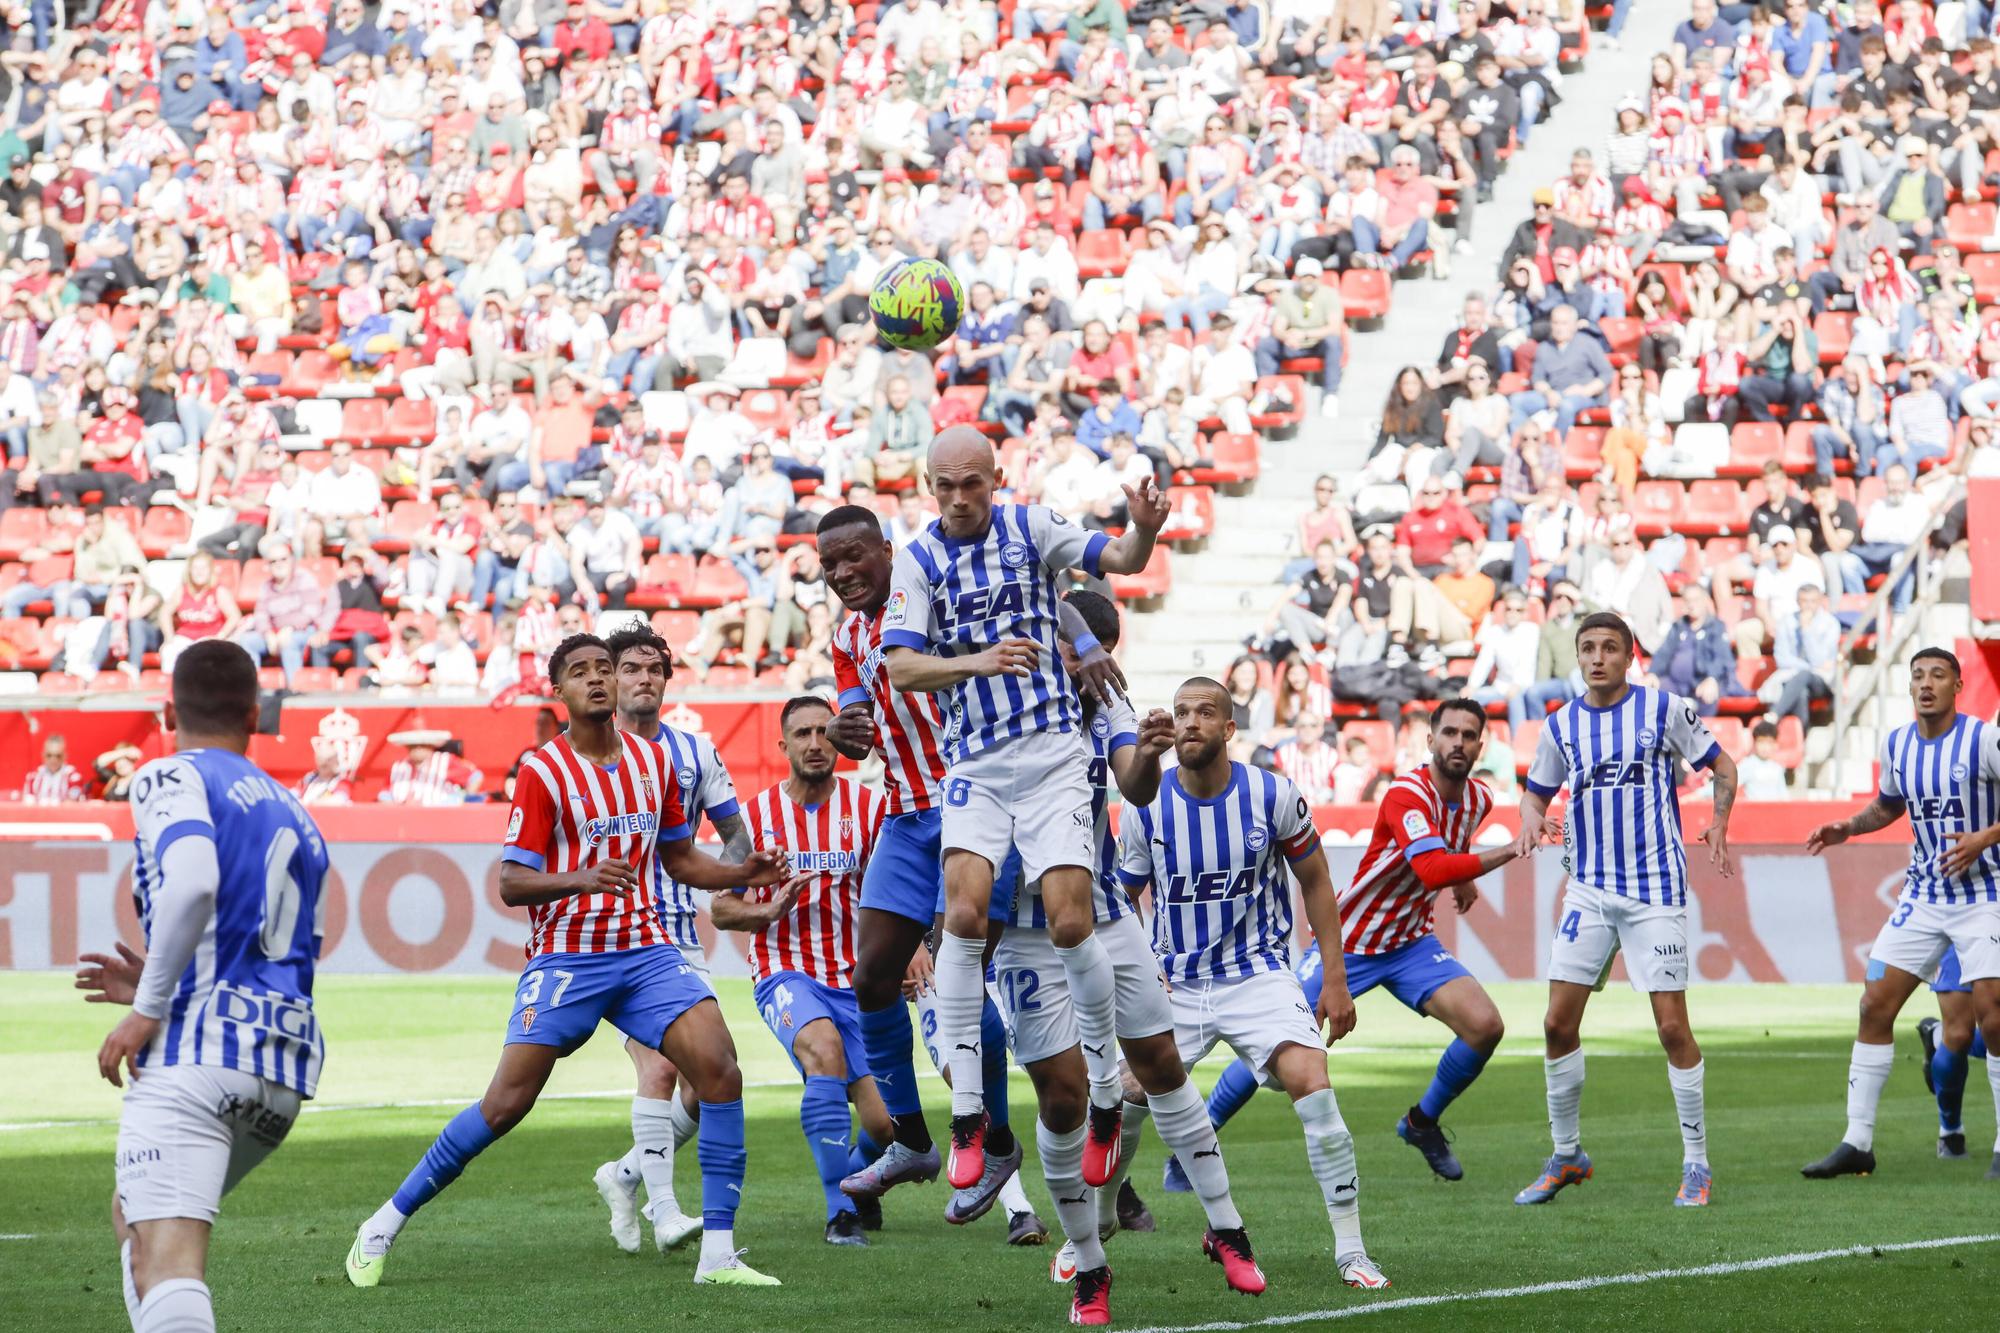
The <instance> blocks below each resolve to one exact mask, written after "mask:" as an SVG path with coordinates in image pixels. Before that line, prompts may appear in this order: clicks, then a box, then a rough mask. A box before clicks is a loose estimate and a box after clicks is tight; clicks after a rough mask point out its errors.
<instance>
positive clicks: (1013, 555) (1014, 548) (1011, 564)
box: [1000, 542, 1035, 569]
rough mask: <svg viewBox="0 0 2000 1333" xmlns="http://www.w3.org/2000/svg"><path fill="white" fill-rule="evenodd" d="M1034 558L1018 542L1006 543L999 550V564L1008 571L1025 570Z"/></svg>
mask: <svg viewBox="0 0 2000 1333" xmlns="http://www.w3.org/2000/svg"><path fill="white" fill-rule="evenodd" d="M1034 558H1035V556H1034V552H1032V551H1030V550H1029V549H1028V548H1027V547H1025V546H1023V545H1021V543H1019V542H1008V543H1007V544H1006V545H1004V546H1002V547H1001V548H1000V563H1001V564H1003V565H1005V566H1007V568H1009V569H1026V568H1027V567H1028V563H1029V562H1030V561H1032V560H1033V559H1034Z"/></svg>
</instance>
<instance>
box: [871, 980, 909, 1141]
mask: <svg viewBox="0 0 2000 1333" xmlns="http://www.w3.org/2000/svg"><path fill="white" fill-rule="evenodd" d="M861 1045H862V1048H863V1049H864V1050H866V1051H867V1052H868V1069H869V1072H870V1073H872V1074H874V1075H875V1086H876V1088H877V1089H879V1090H880V1091H881V1093H882V1104H883V1105H884V1106H886V1107H888V1108H889V1114H890V1115H892V1116H896V1117H898V1118H901V1117H903V1116H911V1115H915V1114H916V1113H917V1112H919V1111H921V1110H923V1109H924V1104H923V1099H922V1098H921V1097H920V1096H919V1095H918V1092H917V1066H916V1063H915V1059H916V1049H917V1047H916V1033H915V1031H914V1030H913V1029H912V1028H911V1027H910V1007H909V1006H908V1005H907V1004H905V1003H903V997H902V996H901V995H898V996H897V997H896V1001H895V1003H894V1004H891V1005H890V1006H889V1007H888V1008H887V1009H863V1010H862V1011H861Z"/></svg>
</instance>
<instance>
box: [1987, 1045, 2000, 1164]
mask: <svg viewBox="0 0 2000 1333" xmlns="http://www.w3.org/2000/svg"><path fill="white" fill-rule="evenodd" d="M1987 1052H1988V1054H1987V1056H1986V1082H1987V1084H1988V1085H1989V1086H1991V1087H1992V1089H1993V1118H1994V1120H1995V1122H1996V1123H2000V1054H1994V1053H1993V1050H1992V1044H1991V1043H1988V1045H1987ZM1993 1154H1994V1156H1996V1157H2000V1128H1996V1129H1995V1130H1994V1133H1993Z"/></svg>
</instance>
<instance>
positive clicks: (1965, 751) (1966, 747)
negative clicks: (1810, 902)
mask: <svg viewBox="0 0 2000 1333" xmlns="http://www.w3.org/2000/svg"><path fill="white" fill-rule="evenodd" d="M1959 686H1960V675H1959V668H1958V659H1957V658H1956V657H1954V656H1953V655H1952V654H1951V653H1949V652H1946V651H1945V650H1944V649H1942V648H1925V649H1923V650H1921V651H1920V652H1918V653H1917V654H1916V655H1915V656H1914V657H1912V658H1911V659H1910V701H1911V702H1912V703H1913V704H1914V705H1915V707H1916V715H1917V717H1916V721H1914V722H1911V723H1909V724H1908V725H1907V726H1901V727H1898V728H1896V729H1895V730H1894V731H1892V732H1890V733H1889V735H1888V737H1887V738H1886V739H1885V740H1884V741H1883V742H1882V760H1881V765H1880V767H1881V773H1882V778H1881V788H1880V790H1879V791H1878V792H1877V793H1876V795H1875V799H1874V800H1872V801H1870V802H1869V803H1868V804H1867V805H1866V806H1865V807H1863V808H1862V809H1861V811H1860V812H1859V813H1857V814H1854V815H1850V816H1849V817H1848V818H1846V819H1839V820H1835V821H1834V822H1833V823H1831V824H1825V825H1822V826H1821V827H1819V828H1816V829H1814V830H1813V831H1812V836H1811V837H1809V838H1807V839H1806V850H1807V851H1808V852H1811V853H1813V854H1814V855H1817V854H1818V853H1819V852H1821V851H1822V850H1824V849H1825V848H1828V847H1837V846H1839V845H1840V844H1841V843H1843V842H1846V841H1847V840H1848V839H1849V838H1851V837H1854V836H1855V835H1856V834H1861V833H1873V832H1874V831H1875V830H1877V829H1881V828H1887V827H1888V826H1889V825H1890V824H1893V823H1895V822H1896V820H1897V819H1898V818H1900V817H1901V816H1903V815H1905V814H1907V815H1909V817H1910V832H1911V834H1912V836H1913V838H1914V841H1913V842H1912V843H1911V846H1910V868H1909V871H1908V877H1907V879H1906V881H1905V887H1904V889H1903V894H1902V897H1901V898H1899V899H1898V900H1897V902H1896V907H1895V910H1894V911H1893V912H1891V913H1890V914H1889V920H1888V921H1887V922H1886V923H1884V925H1883V926H1882V931H1881V933H1880V934H1879V935H1877V936H1876V937H1875V944H1874V947H1873V948H1871V949H1870V950H1869V951H1868V982H1867V986H1866V988H1865V989H1864V990H1863V991H1862V992H1861V1024H1860V1030H1859V1031H1858V1032H1857V1033H1856V1034H1855V1038H1854V1055H1853V1058H1852V1060H1851V1061H1850V1062H1849V1064H1848V1066H1847V1132H1846V1133H1844V1134H1842V1135H1841V1136H1840V1143H1839V1144H1838V1146H1836V1147H1835V1148H1834V1150H1833V1151H1832V1152H1830V1153H1828V1154H1827V1155H1826V1156H1825V1157H1823V1158H1821V1159H1820V1160H1819V1161H1817V1162H1814V1163H1813V1164H1812V1165H1811V1166H1808V1167H1806V1168H1805V1169H1804V1174H1805V1175H1806V1176H1807V1177H1808V1178H1809V1179H1812V1180H1826V1179H1828V1178H1830V1177H1833V1176H1865V1175H1868V1174H1869V1173H1870V1172H1872V1171H1874V1169H1875V1152H1874V1148H1875V1106H1876V1103H1877V1102H1879V1101H1880V1100H1881V1098H1882V1085H1883V1084H1884V1083H1886V1082H1888V1079H1889V1067H1890V1065H1891V1064H1893V1063H1894V1062H1895V1056H1896V1029H1895V1023H1896V1015H1897V1014H1898V1013H1899V1012H1901V1010H1902V1008H1903V1005H1904V1004H1905V1003H1907V1002H1908V1000H1909V998H1910V996H1911V994H1912V993H1913V992H1914V991H1915V990H1916V989H1917V986H1918V984H1919V983H1920V982H1921V981H1922V980H1923V979H1924V978H1925V977H1928V976H1932V975H1933V974H1935V973H1936V971H1937V968H1938V963H1939V960H1940V959H1941V958H1943V957H1944V955H1945V953H1946V951H1947V950H1956V951H1957V954H1958V972H1959V977H1960V978H1961V980H1962V981H1964V982H1968V983H1970V985H1971V987H1972V1008H1973V1013H1974V1016H1975V1018H1976V1020H1977V1021H1978V1024H1979V1028H1980V1030H1981V1031H1982V1032H1984V1033H1985V1035H1986V1047H1987V1049H1988V1050H1989V1051H1991V1050H1993V1049H1994V1048H1995V1046H1996V1045H2000V822H1997V821H2000V727H1994V726H1993V725H1991V724H1989V723H1985V722H1981V721H1980V720H1979V719H1978V718H1975V717H1971V716H1968V715H1967V714H1964V713H1961V712H1959V711H1958V692H1959ZM1986 1077H1987V1081H1988V1082H1990V1083H1991V1084H1992V1085H1993V1105H1994V1108H1995V1110H1996V1111H2000V1061H1996V1060H1994V1059H1992V1058H1991V1057H1990V1056H1989V1057H1988V1058H1987V1061H1986ZM1960 1079H1961V1082H1960V1087H1961V1089H1962V1088H1963V1086H1964V1084H1963V1075H1962V1074H1961V1076H1960ZM1961 1151H1962V1149H1961ZM1986 1178H1987V1179H1988V1180H2000V1142H1996V1143H1995V1144H1994V1147H1993V1166H1992V1168H1991V1169H1990V1170H1989V1171H1987V1173H1986Z"/></svg>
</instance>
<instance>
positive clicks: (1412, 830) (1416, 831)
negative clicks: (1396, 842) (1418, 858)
mask: <svg viewBox="0 0 2000 1333" xmlns="http://www.w3.org/2000/svg"><path fill="white" fill-rule="evenodd" d="M1403 832H1405V833H1407V834H1409V835H1410V836H1411V837H1412V838H1427V837H1429V836H1430V832H1431V826H1430V823H1429V821H1428V820H1426V819H1425V818H1424V816H1423V812H1422V811H1421V810H1412V811H1410V812H1409V813H1408V814H1406V815H1404V816H1403Z"/></svg>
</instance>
